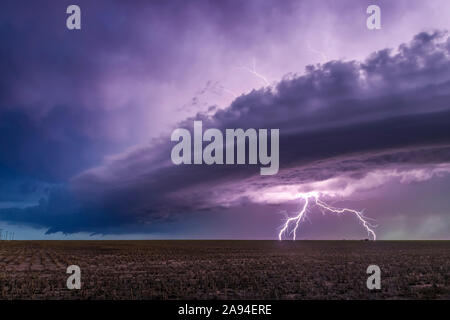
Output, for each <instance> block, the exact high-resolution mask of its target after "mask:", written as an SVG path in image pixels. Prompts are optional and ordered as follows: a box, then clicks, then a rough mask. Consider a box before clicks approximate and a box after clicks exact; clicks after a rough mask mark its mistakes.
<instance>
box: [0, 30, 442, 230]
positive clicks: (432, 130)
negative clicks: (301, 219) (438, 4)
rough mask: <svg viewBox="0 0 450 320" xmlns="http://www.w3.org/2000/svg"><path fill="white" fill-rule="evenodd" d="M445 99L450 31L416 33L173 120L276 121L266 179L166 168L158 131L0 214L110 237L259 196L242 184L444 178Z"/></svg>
mask: <svg viewBox="0 0 450 320" xmlns="http://www.w3.org/2000/svg"><path fill="white" fill-rule="evenodd" d="M448 101H450V40H449V38H448V35H447V33H446V32H443V31H434V32H429V33H425V32H424V33H420V34H418V35H416V36H415V37H414V39H412V41H410V42H408V43H406V44H402V45H400V46H399V47H398V48H397V50H389V49H384V50H380V51H377V52H374V53H373V54H371V55H370V56H369V57H368V58H367V59H366V60H364V61H337V60H335V61H330V62H327V63H325V64H320V65H314V66H312V65H311V66H308V67H307V69H306V72H305V74H303V75H298V76H297V75H290V76H288V77H286V78H285V79H283V80H282V81H280V82H279V83H277V84H276V85H275V86H274V87H265V88H262V89H260V90H254V91H252V92H250V93H249V94H244V95H241V96H240V97H238V98H236V99H235V100H234V101H233V102H232V104H231V105H230V106H229V107H228V108H225V109H222V110H219V111H217V112H215V113H214V114H213V115H206V114H198V115H197V116H196V117H194V118H190V119H187V120H185V121H183V122H182V123H180V124H179V126H180V127H190V126H191V125H192V121H193V120H194V119H200V120H203V124H204V126H205V127H211V128H219V129H225V128H244V129H245V128H279V129H280V173H279V174H278V175H276V176H273V177H263V176H259V174H258V168H257V167H255V166H249V165H241V166H238V165H224V166H205V165H204V166H193V165H191V166H183V165H181V166H175V165H173V164H172V163H171V161H170V150H171V148H172V146H173V143H171V142H170V139H169V137H168V136H163V137H160V138H159V139H154V140H153V142H152V143H151V145H149V146H141V147H136V148H134V149H133V150H130V151H128V152H125V153H122V154H118V155H116V156H112V157H109V158H107V159H106V160H105V162H104V163H103V164H102V165H101V166H99V167H95V168H92V169H89V170H87V171H85V172H83V173H81V174H79V175H77V176H75V177H74V178H72V180H71V183H70V186H69V187H68V190H66V191H65V192H54V193H52V194H51V195H50V196H49V198H48V200H45V201H42V202H41V203H40V204H39V205H38V206H35V207H29V208H26V209H9V210H6V209H4V210H2V211H1V214H2V218H3V219H6V220H9V221H13V222H25V223H30V224H40V225H44V226H47V227H49V232H56V231H62V232H68V233H70V232H77V231H88V232H108V229H110V230H114V229H118V228H119V227H129V228H136V227H138V226H141V227H143V226H146V225H149V224H151V225H153V224H155V223H157V222H161V221H171V220H176V219H180V218H181V217H183V216H186V215H188V214H192V213H196V212H199V211H205V210H207V211H211V212H212V213H213V212H214V210H217V208H219V207H223V206H225V207H227V206H228V207H229V206H234V205H236V206H242V205H243V203H244V202H258V201H259V200H258V199H260V198H261V197H253V198H252V194H251V193H249V192H248V191H252V192H253V194H260V193H261V190H265V189H267V188H268V187H269V186H270V188H271V190H274V189H273V188H276V187H277V186H302V185H303V186H305V185H308V184H311V183H320V182H323V181H331V180H332V179H336V178H343V177H347V178H350V179H351V181H353V182H357V181H361V180H364V178H365V177H367V176H368V175H371V174H374V172H375V173H378V174H381V175H383V172H384V173H386V172H390V174H391V176H392V177H403V181H407V178H404V177H407V176H408V174H409V175H410V176H411V172H414V170H416V172H417V170H422V174H423V175H424V176H425V178H423V179H426V173H427V172H428V173H430V174H431V175H430V176H429V177H431V176H433V175H434V174H435V172H437V173H436V174H446V172H447V171H448V168H447V167H445V168H443V167H442V166H443V165H445V164H447V163H449V162H450V161H449V160H450V106H449V105H448ZM439 166H441V167H439ZM418 168H419V169H418ZM439 168H441V170H439ZM436 170H437V171H436ZM402 172H403V173H404V174H403V173H402ZM405 179H406V180H405ZM417 179H419V180H420V178H417ZM388 180H390V179H387V180H386V181H388ZM413 180H414V179H412V180H410V181H413ZM338 185H339V184H338ZM341 187H342V185H341ZM372 187H377V185H374V186H372ZM212 199H215V200H216V201H212Z"/></svg>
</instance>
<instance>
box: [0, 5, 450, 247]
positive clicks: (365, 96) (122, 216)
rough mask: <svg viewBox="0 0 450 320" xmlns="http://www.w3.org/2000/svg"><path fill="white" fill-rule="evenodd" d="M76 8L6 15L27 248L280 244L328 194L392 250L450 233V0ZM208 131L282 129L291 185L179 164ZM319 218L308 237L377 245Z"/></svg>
mask: <svg viewBox="0 0 450 320" xmlns="http://www.w3.org/2000/svg"><path fill="white" fill-rule="evenodd" d="M70 4H74V3H72V2H69V1H59V2H58V3H55V2H54V1H41V0H39V1H33V2H32V3H31V2H29V1H9V0H8V1H6V2H5V1H4V2H3V3H2V5H1V10H0V34H1V38H2V46H1V48H0V70H1V76H0V221H1V222H0V228H3V229H8V230H11V231H14V232H15V233H16V238H23V239H30V238H42V239H47V238H48V239H51V238H58V239H59V238H88V237H92V238H105V239H106V238H120V239H121V238H245V239H275V238H277V234H278V231H279V229H280V226H281V225H282V224H283V221H284V220H285V219H286V217H288V216H293V215H295V214H296V213H297V212H298V211H299V210H300V209H301V207H302V203H301V201H299V199H298V198H297V194H298V193H299V192H310V191H319V192H323V193H324V194H326V195H327V201H329V203H332V204H334V205H335V206H338V207H341V206H347V207H351V208H354V209H357V210H363V209H364V213H365V214H366V216H368V217H370V218H373V219H375V221H376V222H375V224H376V225H377V228H376V232H377V235H378V238H379V239H449V238H450V213H449V212H450V199H449V197H448V194H449V190H450V175H449V173H450V106H449V105H448V101H450V99H449V98H450V40H449V35H448V34H447V32H446V30H449V29H450V21H449V19H448V12H450V11H449V10H450V2H449V1H446V0H442V1H439V0H431V1H412V0H408V1H400V0H397V1H345V0H339V1H331V0H330V1H300V0H283V1H269V0H264V1H259V0H250V1H232V0H228V1H212V0H211V1H206V0H199V1H181V0H180V1H170V0H169V1H167V0H166V1H133V2H126V1H95V2H92V1H77V3H76V4H78V5H79V6H80V7H81V12H82V29H81V30H79V31H69V30H67V28H66V27H65V19H66V17H67V15H66V13H65V11H66V7H67V6H68V5H70ZM369 4H378V5H379V6H380V7H381V10H382V28H381V30H372V31H371V30H368V29H367V28H366V18H367V14H366V13H365V12H366V8H367V6H368V5H369ZM253 68H254V70H256V72H257V73H258V75H256V74H254V73H252V72H250V71H249V70H252V69H253ZM193 119H203V121H204V126H205V127H214V128H220V129H225V128H244V129H245V128H279V129H280V172H279V173H278V174H277V175H275V176H270V177H263V176H260V175H259V166H240V167H237V166H212V167H209V166H179V167H177V166H174V165H173V164H172V163H171V161H170V150H171V148H172V147H173V143H172V142H171V141H170V133H171V131H172V130H173V129H174V128H176V127H179V126H187V125H189V124H192V120H193ZM308 217H309V219H308V220H306V221H305V224H304V225H302V227H301V229H300V231H299V233H298V236H297V238H299V239H305V238H307V239H342V238H347V239H360V238H365V237H367V235H366V233H365V232H364V229H363V228H362V227H361V225H360V224H359V223H358V221H357V220H356V219H355V217H354V216H332V215H322V213H321V212H320V211H319V210H311V212H309V216H308ZM91 234H94V235H93V236H90V235H91Z"/></svg>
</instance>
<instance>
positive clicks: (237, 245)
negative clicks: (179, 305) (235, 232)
mask: <svg viewBox="0 0 450 320" xmlns="http://www.w3.org/2000/svg"><path fill="white" fill-rule="evenodd" d="M371 264H376V265H378V266H379V267H380V268H381V272H382V274H381V286H382V288H381V290H379V291H377V292H375V291H369V290H368V289H367V287H366V280H367V277H368V276H369V275H367V274H366V268H367V266H368V265H371ZM69 265H79V266H80V268H81V279H82V288H81V290H68V289H67V288H66V280H67V277H68V276H69V275H68V274H66V268H67V266H69ZM0 288H1V293H0V298H1V299H386V298H387V299H406V298H408V299H450V241H410V242H386V241H378V242H364V241H297V242H291V241H284V242H278V241H0Z"/></svg>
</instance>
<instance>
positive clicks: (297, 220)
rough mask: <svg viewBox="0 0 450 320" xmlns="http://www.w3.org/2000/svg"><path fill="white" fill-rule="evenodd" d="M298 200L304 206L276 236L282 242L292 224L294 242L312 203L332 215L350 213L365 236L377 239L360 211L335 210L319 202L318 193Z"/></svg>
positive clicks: (300, 196)
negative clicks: (356, 219) (362, 228)
mask: <svg viewBox="0 0 450 320" xmlns="http://www.w3.org/2000/svg"><path fill="white" fill-rule="evenodd" d="M299 198H300V199H303V200H304V202H305V203H304V205H303V208H302V210H301V211H300V212H299V213H298V214H297V215H296V216H295V217H291V218H289V219H287V220H286V222H285V224H284V226H283V228H282V229H281V230H280V233H279V234H278V239H279V240H282V238H283V234H284V235H285V234H286V233H287V231H288V229H289V226H290V225H291V224H292V223H293V224H294V228H293V229H292V231H291V232H290V233H292V234H293V237H292V239H293V240H295V238H296V234H297V229H298V227H299V225H300V223H301V222H302V220H303V219H304V218H305V216H306V213H307V211H308V206H309V205H310V204H311V203H312V204H315V205H316V206H318V207H320V208H321V209H324V210H327V211H329V212H332V213H337V214H342V213H351V214H353V215H355V216H356V217H357V218H358V220H359V221H360V222H361V224H362V225H363V226H364V228H365V229H366V231H367V234H368V235H369V237H370V236H372V239H373V240H376V239H377V235H376V234H375V232H374V231H373V229H372V228H374V226H372V225H371V224H370V223H369V222H368V221H367V219H368V218H366V217H364V215H363V213H362V212H361V211H357V210H353V209H348V208H335V207H332V206H330V205H328V204H326V203H325V202H323V201H322V200H320V199H319V198H320V194H319V193H318V192H308V193H301V194H300V195H299Z"/></svg>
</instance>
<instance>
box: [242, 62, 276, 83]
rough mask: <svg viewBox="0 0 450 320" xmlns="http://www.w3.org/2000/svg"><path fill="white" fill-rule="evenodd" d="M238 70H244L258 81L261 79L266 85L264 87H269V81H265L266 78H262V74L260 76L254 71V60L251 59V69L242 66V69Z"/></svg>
mask: <svg viewBox="0 0 450 320" xmlns="http://www.w3.org/2000/svg"><path fill="white" fill-rule="evenodd" d="M239 69H244V70H246V71H248V72H250V73H251V74H253V75H254V76H256V77H258V78H259V79H261V80H262V81H263V82H264V83H265V84H266V86H269V85H270V82H269V80H267V78H266V77H264V76H263V75H262V74H260V73H258V72H257V71H256V61H255V59H254V58H253V64H252V68H249V67H245V66H244V67H240V68H239Z"/></svg>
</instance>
